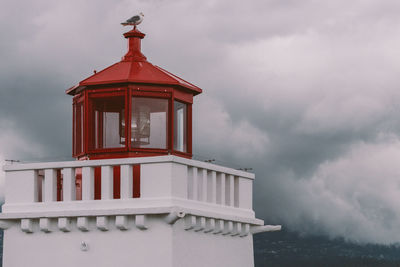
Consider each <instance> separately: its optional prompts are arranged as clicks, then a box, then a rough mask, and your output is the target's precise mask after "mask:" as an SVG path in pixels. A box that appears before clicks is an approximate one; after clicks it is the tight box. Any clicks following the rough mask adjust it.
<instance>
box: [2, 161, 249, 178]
mask: <svg viewBox="0 0 400 267" xmlns="http://www.w3.org/2000/svg"><path fill="white" fill-rule="evenodd" d="M166 162H173V163H179V164H184V165H188V166H192V167H196V168H200V169H208V170H211V171H216V172H222V173H226V174H230V175H234V176H240V177H244V178H248V179H252V180H253V179H254V178H255V175H254V173H249V172H245V171H242V170H235V169H232V168H228V167H223V166H219V165H215V164H212V163H208V162H202V161H198V160H193V159H185V158H182V157H176V156H171V155H169V156H157V157H143V158H121V159H104V160H77V161H60V162H44V163H42V162H40V163H22V164H12V165H4V166H3V170H4V171H5V172H8V171H22V170H40V169H63V168H81V167H98V166H104V165H110V166H117V165H128V164H152V163H166Z"/></svg>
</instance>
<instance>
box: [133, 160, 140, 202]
mask: <svg viewBox="0 0 400 267" xmlns="http://www.w3.org/2000/svg"><path fill="white" fill-rule="evenodd" d="M132 178H133V197H134V198H139V197H140V191H141V190H140V164H138V165H133V177H132Z"/></svg>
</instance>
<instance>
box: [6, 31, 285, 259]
mask: <svg viewBox="0 0 400 267" xmlns="http://www.w3.org/2000/svg"><path fill="white" fill-rule="evenodd" d="M124 37H125V38H126V39H127V42H128V51H127V53H126V54H125V55H124V56H123V57H122V59H121V61H119V62H117V63H115V64H113V65H111V66H109V67H107V68H105V69H104V70H101V71H98V72H97V71H95V72H94V74H93V75H92V76H90V77H88V78H86V79H85V80H83V81H81V82H79V83H78V84H77V85H75V86H73V87H71V88H70V89H68V90H67V91H66V93H67V94H68V95H70V96H72V113H73V123H72V132H73V149H72V154H73V157H74V158H76V160H75V161H64V162H42V163H23V164H22V163H21V164H12V165H6V166H4V167H3V169H4V170H5V172H6V182H5V204H4V205H3V211H2V213H1V214H0V228H2V229H4V248H3V266H4V267H20V266H30V267H36V266H37V267H39V266H41V267H42V266H58V267H64V266H65V267H67V266H68V267H70V266H85V267H86V266H96V267H111V266H119V267H125V266H139V267H141V266H142V267H152V266H154V267H156V266H166V267H169V266H171V267H177V266H182V267H186V266H191V267H197V266H198V267H200V266H207V267H223V266H229V267H235V266H237V267H245V266H246V267H247V266H254V260H253V239H252V236H253V234H256V233H259V232H264V231H273V230H279V229H280V226H269V225H264V222H263V221H262V220H260V219H257V218H256V217H255V213H254V211H253V207H252V191H253V190H252V186H253V181H254V179H255V175H254V174H253V173H249V172H246V171H243V170H237V169H232V168H227V167H224V166H219V165H216V164H212V163H209V162H201V161H197V160H193V159H192V155H193V151H192V105H194V104H195V101H194V98H195V96H196V95H198V94H200V93H202V89H200V88H199V87H197V86H195V85H193V84H191V83H190V82H187V81H185V80H184V79H182V78H180V77H178V76H176V75H174V74H172V73H170V72H168V71H167V70H165V69H163V68H160V67H158V66H156V65H153V64H151V63H150V62H149V61H148V60H147V58H146V56H145V55H143V53H142V52H141V41H142V39H143V38H144V37H145V34H144V33H142V32H141V31H139V30H138V29H137V27H136V25H135V27H134V28H133V29H132V30H130V31H128V32H126V33H125V34H124ZM160 49H161V47H160ZM227 134H228V133H227Z"/></svg>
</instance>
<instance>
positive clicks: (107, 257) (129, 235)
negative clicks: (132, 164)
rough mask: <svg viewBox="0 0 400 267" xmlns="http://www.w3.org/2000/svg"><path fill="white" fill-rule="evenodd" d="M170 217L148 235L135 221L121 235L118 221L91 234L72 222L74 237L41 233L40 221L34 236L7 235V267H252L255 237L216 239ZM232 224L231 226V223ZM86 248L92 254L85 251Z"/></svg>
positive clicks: (150, 222) (153, 223)
mask: <svg viewBox="0 0 400 267" xmlns="http://www.w3.org/2000/svg"><path fill="white" fill-rule="evenodd" d="M164 217H165V216H161V215H152V216H148V217H147V219H146V220H147V222H146V226H147V229H145V230H141V229H138V228H137V227H135V223H134V220H133V218H130V220H129V222H128V224H127V226H128V228H129V229H128V230H119V229H117V227H116V224H115V219H113V218H111V219H110V220H109V222H108V224H107V226H108V227H107V229H108V230H107V231H104V230H103V231H102V230H100V229H99V228H98V223H96V219H95V217H93V218H90V219H89V220H88V224H87V229H86V230H85V231H82V230H80V229H78V225H77V221H76V219H74V220H71V225H70V229H69V230H70V231H69V232H63V231H60V230H58V229H57V227H56V225H55V224H56V221H54V220H53V221H52V222H51V224H52V225H51V226H50V230H51V231H50V232H47V233H46V232H43V231H39V224H38V221H35V222H34V223H33V229H32V230H33V233H25V232H22V231H21V230H20V227H19V226H18V225H16V226H14V227H11V228H9V229H8V230H6V231H5V236H4V244H5V246H4V259H3V266H4V267H21V266H29V267H35V266H37V267H39V266H40V267H42V266H57V267H70V266H82V267H87V266H93V267H111V266H118V267H125V266H126V267H128V266H136V267H159V266H164V267H168V266H171V267H172V266H173V267H188V266H190V267H204V266H207V267H223V266H229V267H248V266H253V265H254V263H253V245H252V236H251V235H250V234H247V235H246V236H243V237H241V236H239V235H237V234H234V233H233V232H232V233H223V232H221V233H218V234H216V233H213V232H211V231H207V230H206V228H204V229H188V230H185V228H186V225H185V219H179V220H178V221H177V222H176V223H175V224H173V225H171V224H168V223H166V222H165V220H164ZM226 223H228V222H226ZM82 242H85V243H86V244H87V250H83V249H82Z"/></svg>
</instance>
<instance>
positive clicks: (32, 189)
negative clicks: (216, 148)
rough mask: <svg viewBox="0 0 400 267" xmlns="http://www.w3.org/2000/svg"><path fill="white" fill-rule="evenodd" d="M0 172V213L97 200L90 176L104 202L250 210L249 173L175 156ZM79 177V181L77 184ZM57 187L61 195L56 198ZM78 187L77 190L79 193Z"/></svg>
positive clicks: (11, 167)
mask: <svg viewBox="0 0 400 267" xmlns="http://www.w3.org/2000/svg"><path fill="white" fill-rule="evenodd" d="M139 165H140V185H139V183H137V184H138V186H139V187H140V188H136V190H139V191H140V198H133V195H134V194H133V191H134V190H135V186H134V181H135V179H138V177H134V175H133V168H135V167H134V166H136V167H137V166H139ZM116 167H118V168H120V174H119V177H118V179H120V186H119V188H118V190H117V191H119V192H120V196H119V197H118V198H119V199H118V200H117V199H115V189H114V188H113V185H114V179H115V178H116V177H115V175H114V174H115V171H114V168H116ZM96 168H97V170H98V171H100V170H101V171H100V172H101V174H100V175H99V174H98V173H95V172H96V171H95V170H96ZM4 170H5V171H6V190H5V205H4V209H3V212H18V211H19V212H22V211H23V209H22V208H21V207H23V206H24V205H23V204H25V205H29V208H30V209H31V208H32V207H36V208H40V207H43V204H49V205H51V207H52V208H53V209H56V208H57V205H58V206H60V205H67V204H70V203H76V204H77V203H79V202H84V203H86V204H87V203H89V202H90V203H96V202H98V201H99V200H95V190H96V185H95V179H100V180H101V194H100V195H101V197H98V198H99V199H101V200H104V201H108V202H110V201H125V202H124V203H126V201H141V200H158V201H160V200H180V201H182V200H185V201H186V202H189V203H200V204H206V205H211V206H214V207H215V206H220V207H228V208H233V209H245V210H249V211H251V212H252V210H251V209H252V182H253V179H254V174H251V173H247V172H244V171H239V170H235V169H230V168H226V167H222V166H218V165H214V164H210V163H205V162H200V161H195V160H188V159H184V158H180V157H175V156H160V157H146V158H124V159H112V160H88V161H68V162H54V163H32V164H15V165H6V166H4ZM60 174H61V175H62V183H61V185H60ZM79 175H81V178H79ZM99 176H100V177H101V178H100V177H99ZM96 177H97V178H96ZM78 179H81V188H79V186H80V185H79V183H77V180H78ZM60 186H61V188H60ZM97 187H98V186H97ZM60 189H61V192H62V197H60V196H58V197H57V192H58V193H60ZM77 190H81V197H79V194H77ZM77 196H78V197H77ZM40 202H42V203H40ZM131 203H132V202H131ZM32 205H33V206H32ZM35 205H36V206H35ZM102 206H104V204H102ZM65 207H66V206H64V208H65ZM110 207H111V206H110Z"/></svg>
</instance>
